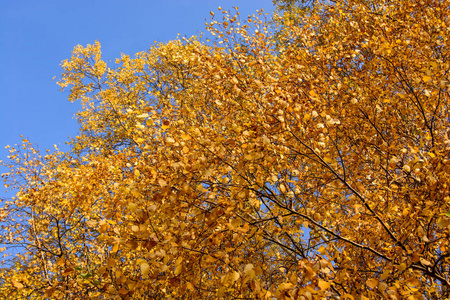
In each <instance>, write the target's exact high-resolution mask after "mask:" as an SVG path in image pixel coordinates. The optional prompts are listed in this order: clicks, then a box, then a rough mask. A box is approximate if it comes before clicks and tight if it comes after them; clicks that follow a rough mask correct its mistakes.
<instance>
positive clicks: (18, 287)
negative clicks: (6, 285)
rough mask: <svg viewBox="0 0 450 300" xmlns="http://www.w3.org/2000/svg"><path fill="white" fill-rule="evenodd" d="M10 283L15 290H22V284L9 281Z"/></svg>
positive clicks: (12, 280)
mask: <svg viewBox="0 0 450 300" xmlns="http://www.w3.org/2000/svg"><path fill="white" fill-rule="evenodd" d="M11 283H12V285H13V286H14V287H15V288H16V289H19V290H21V289H23V288H24V286H23V284H21V283H20V282H18V281H17V280H14V279H11Z"/></svg>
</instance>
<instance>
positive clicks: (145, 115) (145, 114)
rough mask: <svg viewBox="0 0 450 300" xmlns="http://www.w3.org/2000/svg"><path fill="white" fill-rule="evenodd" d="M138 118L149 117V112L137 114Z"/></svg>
mask: <svg viewBox="0 0 450 300" xmlns="http://www.w3.org/2000/svg"><path fill="white" fill-rule="evenodd" d="M136 118H139V119H145V118H148V113H143V114H140V115H137V116H136Z"/></svg>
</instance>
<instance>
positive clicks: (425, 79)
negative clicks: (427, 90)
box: [422, 75, 431, 82]
mask: <svg viewBox="0 0 450 300" xmlns="http://www.w3.org/2000/svg"><path fill="white" fill-rule="evenodd" d="M422 80H423V81H424V82H427V81H429V80H431V77H430V76H426V75H425V76H423V77H422Z"/></svg>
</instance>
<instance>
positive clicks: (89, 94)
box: [0, 0, 450, 299]
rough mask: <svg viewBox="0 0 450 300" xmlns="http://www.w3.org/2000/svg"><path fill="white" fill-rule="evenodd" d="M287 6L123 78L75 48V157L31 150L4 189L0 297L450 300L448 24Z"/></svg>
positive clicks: (70, 68) (19, 150)
mask: <svg viewBox="0 0 450 300" xmlns="http://www.w3.org/2000/svg"><path fill="white" fill-rule="evenodd" d="M278 4H279V8H281V9H282V10H283V11H282V13H280V14H279V15H278V16H275V17H274V22H273V23H269V22H268V21H266V20H265V19H264V18H265V16H264V13H263V12H258V13H257V14H255V15H254V16H250V17H248V18H242V19H240V17H239V16H238V15H229V14H228V13H227V12H225V11H224V10H221V13H220V15H222V16H223V20H220V18H221V17H218V16H217V15H219V14H218V13H216V14H215V15H214V14H212V16H213V17H214V18H215V19H214V18H213V19H212V21H211V22H210V23H208V24H207V26H208V30H209V31H210V33H211V35H212V36H213V38H211V41H210V42H204V41H202V40H201V39H199V38H196V37H192V38H190V39H181V40H175V41H171V42H168V43H166V44H158V45H155V46H153V47H152V48H151V49H150V50H149V51H146V52H142V53H138V54H136V55H135V57H130V56H128V55H122V57H121V58H119V59H117V60H116V63H115V64H111V65H108V67H106V65H105V63H104V62H102V60H101V53H100V45H99V43H95V44H94V45H88V46H87V47H82V46H77V47H76V48H75V49H74V52H73V55H72V58H71V59H70V60H67V61H65V62H63V70H64V73H63V76H62V79H61V83H60V84H61V86H62V87H70V88H71V92H70V96H69V100H71V101H75V100H81V102H82V104H83V110H82V111H80V112H79V113H78V114H77V117H78V119H79V121H80V134H79V136H78V137H76V138H75V139H73V140H72V141H71V142H70V143H71V145H72V147H73V148H72V149H73V151H71V152H68V153H62V152H59V151H58V150H56V152H54V153H50V152H49V153H47V154H42V153H41V152H39V151H38V149H37V148H35V147H33V146H32V145H31V144H30V143H29V142H28V141H24V144H23V146H19V147H16V148H12V149H10V150H11V154H10V159H11V162H10V163H9V165H8V166H9V167H10V169H11V171H10V172H9V173H8V174H4V175H3V176H2V177H3V178H4V180H5V184H7V185H9V187H10V188H11V187H13V188H16V189H18V193H17V197H16V198H14V199H11V200H10V201H5V203H4V206H2V208H1V212H0V213H1V214H0V216H1V220H2V222H4V223H5V226H6V227H5V230H4V232H2V239H3V241H5V242H6V245H7V247H13V246H16V245H20V246H26V247H25V248H23V251H22V252H21V253H20V254H19V256H18V258H17V260H16V262H17V263H16V264H15V265H11V266H10V267H8V268H4V269H3V271H2V272H3V273H2V276H3V277H4V278H11V280H9V281H5V282H4V283H2V290H1V292H2V293H4V294H5V295H10V294H8V293H15V294H14V295H19V296H22V295H25V293H26V294H28V295H33V297H36V298H39V297H40V298H44V297H55V298H58V297H60V298H61V297H63V295H66V294H67V293H72V294H71V295H73V298H83V297H85V298H87V297H91V298H102V297H103V298H108V299H109V298H114V297H121V298H123V299H142V298H149V297H150V298H151V297H153V298H170V297H172V298H189V299H207V298H218V297H219V298H220V297H222V298H225V299H233V298H255V299H264V298H271V297H277V298H280V299H292V298H294V299H315V298H324V297H341V298H342V299H352V298H353V299H356V298H357V297H363V298H364V299H367V298H368V299H381V298H388V297H390V298H392V299H404V298H409V299H415V298H417V299H420V298H421V297H428V298H432V297H440V298H443V297H447V296H448V295H447V294H446V293H448V292H447V290H448V285H449V284H450V283H449V278H448V272H449V257H450V255H449V253H450V252H449V251H450V250H449V249H450V248H449V247H450V244H449V242H448V241H449V230H450V228H449V227H450V221H449V220H450V218H449V213H448V212H449V211H450V204H449V196H448V187H449V185H450V183H449V180H450V177H449V175H448V173H449V170H448V157H447V156H448V155H447V154H448V150H449V137H448V132H447V131H448V128H447V127H448V120H449V119H450V118H449V117H450V116H449V115H448V111H449V109H448V103H447V102H448V78H447V77H448V76H447V75H448V70H449V64H448V62H447V59H446V58H447V54H448V53H447V52H446V49H447V48H448V47H447V46H448V45H447V44H448V40H447V36H449V34H448V32H447V31H448V28H450V26H449V24H447V23H448V16H447V14H448V13H447V11H448V10H447V9H446V7H445V6H444V4H443V3H442V2H440V1H437V0H436V1H429V2H427V4H426V5H425V4H424V5H425V6H424V7H422V4H421V5H419V4H414V3H411V2H408V1H399V2H396V3H395V4H393V3H390V2H389V3H388V2H385V1H374V2H371V3H370V5H368V4H367V1H359V0H355V1H336V2H331V3H326V2H316V3H315V4H314V6H311V7H307V6H301V5H295V3H294V1H280V2H279V3H278ZM297 4H301V3H297ZM437 12H439V13H437ZM431 24H433V25H436V26H432V25H431ZM271 28H272V29H273V30H274V31H275V33H273V32H270V29H271ZM446 47H447V48H446ZM36 278H45V280H39V281H37V280H36ZM19 296H17V297H19ZM70 297H72V296H70ZM302 297H303V298H302Z"/></svg>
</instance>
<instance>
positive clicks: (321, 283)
mask: <svg viewBox="0 0 450 300" xmlns="http://www.w3.org/2000/svg"><path fill="white" fill-rule="evenodd" d="M318 285H319V287H320V289H321V290H326V289H328V288H329V287H330V285H331V284H330V283H329V282H326V281H324V280H322V279H319V283H318Z"/></svg>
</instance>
